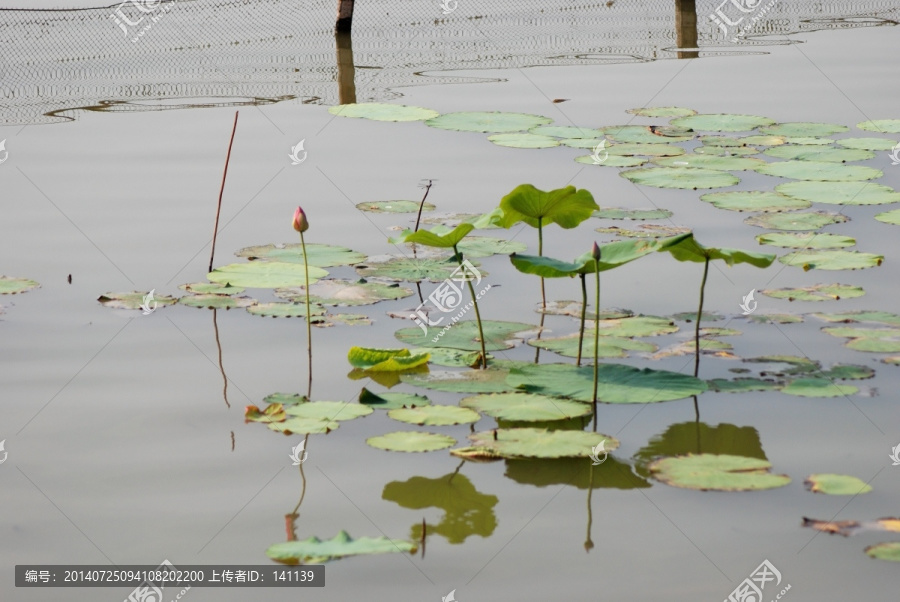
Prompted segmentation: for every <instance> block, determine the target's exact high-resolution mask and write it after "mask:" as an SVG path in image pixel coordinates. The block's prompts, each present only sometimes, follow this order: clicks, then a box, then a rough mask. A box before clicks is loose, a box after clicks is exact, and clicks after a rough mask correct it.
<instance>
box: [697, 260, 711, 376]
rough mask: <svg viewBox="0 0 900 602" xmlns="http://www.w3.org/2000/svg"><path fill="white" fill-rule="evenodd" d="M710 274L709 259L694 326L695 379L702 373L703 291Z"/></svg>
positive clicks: (704, 265) (701, 283)
mask: <svg viewBox="0 0 900 602" xmlns="http://www.w3.org/2000/svg"><path fill="white" fill-rule="evenodd" d="M707 274H709V257H707V258H706V262H705V263H704V264H703V280H702V281H701V282H700V306H699V307H698V308H697V323H696V324H695V325H694V378H697V374H699V372H700V318H701V316H702V315H703V291H704V289H706V276H707Z"/></svg>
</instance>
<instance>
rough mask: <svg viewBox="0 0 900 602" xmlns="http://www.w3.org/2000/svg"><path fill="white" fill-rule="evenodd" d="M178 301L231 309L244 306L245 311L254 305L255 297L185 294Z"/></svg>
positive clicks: (203, 306) (190, 304)
mask: <svg viewBox="0 0 900 602" xmlns="http://www.w3.org/2000/svg"><path fill="white" fill-rule="evenodd" d="M178 302H179V303H181V304H182V305H187V306H188V307H201V308H206V309H231V308H233V307H246V308H247V311H250V308H252V307H255V306H256V299H251V298H250V297H229V296H228V295H200V294H196V295H185V296H184V297H181V298H180V299H178Z"/></svg>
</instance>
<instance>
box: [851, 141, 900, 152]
mask: <svg viewBox="0 0 900 602" xmlns="http://www.w3.org/2000/svg"><path fill="white" fill-rule="evenodd" d="M836 142H837V144H838V145H840V146H843V147H844V148H858V149H861V150H870V151H889V150H893V148H894V146H896V144H897V142H896V141H894V140H888V139H887V138H841V139H840V140H836Z"/></svg>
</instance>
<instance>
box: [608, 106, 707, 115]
mask: <svg viewBox="0 0 900 602" xmlns="http://www.w3.org/2000/svg"><path fill="white" fill-rule="evenodd" d="M625 112H626V113H631V114H632V115H640V116H642V117H687V116H688V115H696V114H697V111H695V110H694V109H686V108H684V107H643V108H640V109H628V110H627V111H625Z"/></svg>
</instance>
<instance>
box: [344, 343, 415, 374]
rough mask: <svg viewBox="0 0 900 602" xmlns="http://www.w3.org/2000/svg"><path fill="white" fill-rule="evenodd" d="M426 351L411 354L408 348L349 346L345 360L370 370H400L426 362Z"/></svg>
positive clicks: (356, 366) (354, 365) (357, 366)
mask: <svg viewBox="0 0 900 602" xmlns="http://www.w3.org/2000/svg"><path fill="white" fill-rule="evenodd" d="M428 358H429V355H428V354H427V353H417V354H412V353H410V352H409V349H373V348H366V347H351V348H350V351H349V352H347V360H348V361H349V362H350V364H351V365H352V366H353V367H354V368H360V369H362V370H368V371H371V372H401V371H403V370H409V369H410V368H416V367H418V366H423V365H425V364H426V363H428Z"/></svg>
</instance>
